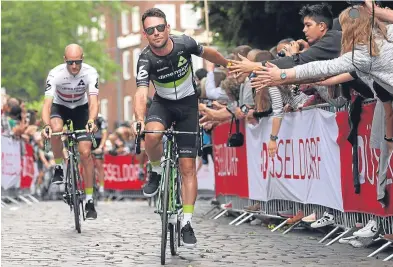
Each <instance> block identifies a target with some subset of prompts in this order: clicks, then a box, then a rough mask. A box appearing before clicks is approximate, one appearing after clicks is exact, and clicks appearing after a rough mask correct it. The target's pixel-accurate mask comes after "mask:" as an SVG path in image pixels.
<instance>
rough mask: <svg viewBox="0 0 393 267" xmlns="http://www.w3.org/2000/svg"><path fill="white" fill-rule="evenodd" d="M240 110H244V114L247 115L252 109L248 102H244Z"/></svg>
mask: <svg viewBox="0 0 393 267" xmlns="http://www.w3.org/2000/svg"><path fill="white" fill-rule="evenodd" d="M240 110H241V112H243V114H244V115H247V114H248V111H249V110H250V109H249V108H248V107H247V106H246V104H243V105H241V107H240Z"/></svg>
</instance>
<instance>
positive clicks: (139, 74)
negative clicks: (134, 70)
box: [136, 66, 149, 80]
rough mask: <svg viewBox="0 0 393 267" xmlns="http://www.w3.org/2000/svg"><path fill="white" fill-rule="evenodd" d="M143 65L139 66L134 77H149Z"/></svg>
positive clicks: (142, 78) (139, 78) (140, 78)
mask: <svg viewBox="0 0 393 267" xmlns="http://www.w3.org/2000/svg"><path fill="white" fill-rule="evenodd" d="M144 67H145V66H140V68H139V71H138V75H137V77H136V78H137V79H138V80H144V79H146V78H147V77H149V73H147V70H144V69H143V68H144Z"/></svg>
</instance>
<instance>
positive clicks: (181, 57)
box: [177, 56, 187, 68]
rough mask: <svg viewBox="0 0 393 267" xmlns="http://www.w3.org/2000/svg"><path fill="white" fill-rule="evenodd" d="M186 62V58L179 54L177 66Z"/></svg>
mask: <svg viewBox="0 0 393 267" xmlns="http://www.w3.org/2000/svg"><path fill="white" fill-rule="evenodd" d="M186 63H187V59H185V58H184V57H183V56H180V57H179V63H177V67H178V68H179V67H181V66H183V65H184V64H186Z"/></svg>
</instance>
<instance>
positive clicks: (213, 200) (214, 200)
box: [210, 198, 220, 206]
mask: <svg viewBox="0 0 393 267" xmlns="http://www.w3.org/2000/svg"><path fill="white" fill-rule="evenodd" d="M210 204H212V205H214V206H220V202H219V201H218V200H217V199H215V198H213V199H212V201H210Z"/></svg>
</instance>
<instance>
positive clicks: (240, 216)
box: [229, 212, 248, 225]
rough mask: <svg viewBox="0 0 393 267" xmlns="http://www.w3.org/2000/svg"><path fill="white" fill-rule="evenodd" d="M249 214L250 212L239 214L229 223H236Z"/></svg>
mask: <svg viewBox="0 0 393 267" xmlns="http://www.w3.org/2000/svg"><path fill="white" fill-rule="evenodd" d="M247 214H248V212H243V213H242V214H240V215H239V216H237V217H236V218H235V219H234V220H233V221H231V222H230V223H229V225H232V224H234V223H235V222H237V221H239V220H240V219H241V218H243V217H244V216H246V215H247Z"/></svg>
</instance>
